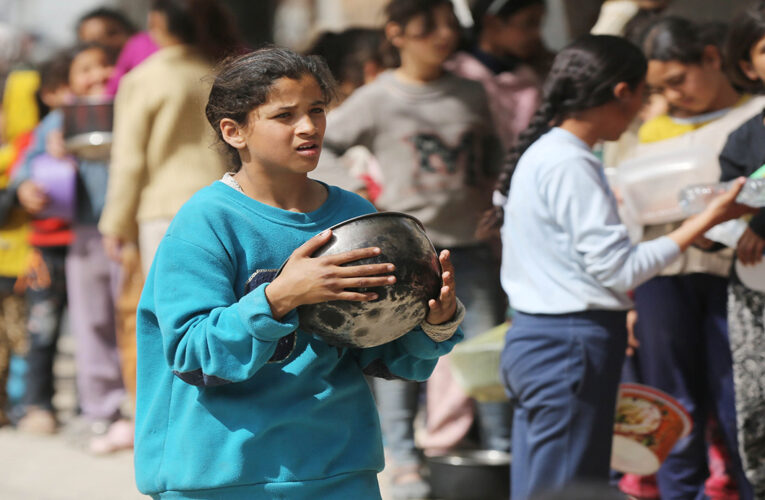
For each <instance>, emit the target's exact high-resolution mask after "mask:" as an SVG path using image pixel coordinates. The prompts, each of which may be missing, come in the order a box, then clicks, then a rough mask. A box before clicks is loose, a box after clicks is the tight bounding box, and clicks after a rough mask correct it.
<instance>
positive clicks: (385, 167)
mask: <svg viewBox="0 0 765 500" xmlns="http://www.w3.org/2000/svg"><path fill="white" fill-rule="evenodd" d="M387 16H388V22H387V24H386V26H385V34H386V38H387V39H388V41H389V42H390V44H391V45H392V46H393V47H394V48H395V49H396V50H397V52H398V55H399V57H400V61H401V64H400V66H399V67H398V68H396V69H394V70H390V71H386V72H384V73H382V74H381V75H379V76H378V77H377V79H376V80H374V81H373V82H372V83H370V84H368V85H366V86H363V87H361V88H359V89H358V90H356V91H355V92H354V93H353V94H352V95H351V96H350V97H349V98H348V99H347V100H346V101H344V102H343V104H342V105H340V106H339V107H338V108H337V109H335V110H333V111H332V112H331V113H330V114H329V116H328V118H327V133H326V135H325V139H324V151H323V153H322V156H321V160H320V162H319V166H318V168H317V169H316V170H315V171H314V174H313V175H312V176H313V177H315V178H318V179H320V180H324V181H326V182H329V183H331V184H335V185H339V186H341V187H344V188H346V189H358V188H360V187H361V183H360V182H359V181H358V180H356V179H354V178H352V177H351V175H350V173H349V172H348V171H347V170H345V169H344V167H342V165H341V164H340V162H338V161H337V157H338V156H339V155H342V154H343V153H344V152H345V151H346V150H347V149H349V148H350V147H352V146H355V145H363V146H366V147H367V148H368V149H369V150H370V151H371V153H372V154H373V155H374V156H375V158H376V160H377V162H378V163H379V166H380V175H379V177H380V179H379V182H380V184H381V188H382V190H381V193H380V195H379V197H378V198H377V199H376V200H375V203H376V205H377V207H378V208H379V209H380V210H392V211H399V212H404V213H407V214H410V215H413V216H415V217H417V218H418V219H420V220H421V221H422V223H423V224H424V225H425V228H426V230H427V233H428V235H429V236H430V238H431V239H432V240H433V243H434V244H435V246H436V247H437V248H447V247H448V248H449V249H450V250H451V252H452V257H453V258H452V262H453V263H454V265H455V271H456V275H457V276H460V288H459V291H458V295H459V298H460V300H462V301H463V303H464V304H465V307H466V316H465V320H464V322H463V330H464V332H465V336H466V337H471V336H475V335H477V334H480V333H482V332H484V331H486V330H488V329H489V328H491V327H493V326H495V325H496V324H498V323H501V322H502V320H503V319H504V312H505V298H504V294H503V292H502V290H501V287H500V285H499V279H498V276H499V268H498V265H497V263H496V261H495V259H494V258H492V254H491V251H490V249H489V247H488V244H487V243H486V242H484V241H481V240H480V239H479V238H477V237H476V236H475V231H476V226H477V225H478V221H479V219H480V217H481V215H482V214H483V212H484V211H485V210H487V209H488V208H490V206H491V186H492V183H493V182H494V180H495V179H496V176H497V173H498V171H499V168H500V165H501V158H502V148H501V146H500V142H499V139H498V138H497V134H496V132H495V128H494V125H493V123H492V118H491V114H490V111H489V107H488V104H487V97H486V94H485V92H484V90H483V87H482V86H481V84H480V83H478V82H475V81H471V80H467V79H464V78H460V77H458V76H455V75H452V74H450V73H448V72H446V71H444V69H443V67H442V64H443V62H444V61H445V60H446V59H447V58H448V57H449V56H450V55H451V54H452V53H453V51H454V49H455V48H456V45H457V40H458V32H459V31H458V30H459V26H458V24H457V19H456V17H455V15H454V12H453V9H452V5H451V2H450V1H449V0H418V1H415V2H413V1H410V0H392V1H391V2H390V4H389V5H388V7H387ZM466 301H467V302H466ZM439 372H440V373H441V376H442V377H444V376H445V378H446V379H447V380H443V379H442V380H439V381H438V384H439V391H438V395H437V396H438V397H437V398H430V397H429V398H428V415H429V416H439V417H440V418H438V419H437V421H436V420H434V419H430V418H429V421H428V422H427V426H428V431H429V432H428V433H427V434H428V435H430V436H431V437H432V440H431V441H432V442H433V444H434V445H435V446H437V447H438V448H451V447H453V446H455V445H457V444H458V443H459V441H460V440H461V439H462V438H464V437H465V434H466V433H467V431H468V430H469V427H470V425H471V424H472V422H473V418H472V403H471V402H470V400H469V399H468V398H467V396H465V395H464V393H462V392H461V390H460V389H459V388H458V387H457V386H456V385H454V382H453V381H452V380H451V378H450V375H449V371H448V369H445V370H439V367H436V372H435V373H439ZM436 376H438V375H436ZM432 380H433V379H431V381H432ZM430 383H431V382H430V381H429V383H428V384H429V387H430ZM444 386H446V387H448V390H447V391H446V392H448V393H449V396H448V397H447V394H445V391H444V390H443V389H442V387H444ZM375 391H376V397H377V402H378V406H379V410H380V416H381V421H382V426H383V433H384V435H385V441H386V445H387V446H388V449H389V452H390V455H391V457H392V459H393V461H394V464H393V473H392V482H393V484H392V488H391V489H392V493H393V495H394V497H396V498H420V497H423V496H427V494H428V492H429V488H428V485H427V483H426V482H425V481H424V480H423V479H422V477H421V476H420V475H419V464H420V459H419V453H418V450H417V449H416V448H415V445H414V433H413V426H412V424H413V421H414V415H415V413H416V409H417V408H416V405H417V391H418V387H417V386H416V385H415V384H412V383H409V382H403V381H385V380H380V381H375ZM431 392H434V391H431ZM446 399H448V400H449V401H450V403H449V406H448V407H445V406H444V404H443V403H442V402H441V401H443V400H446ZM435 402H438V403H437V404H438V405H440V406H436V407H431V406H432V405H433V404H435ZM478 417H479V418H478V421H479V424H480V425H481V429H480V430H481V433H480V434H481V436H482V444H483V446H484V447H486V448H491V449H504V450H507V449H508V448H509V442H510V425H511V424H510V409H509V407H508V406H506V405H504V406H499V407H498V406H497V405H479V407H478Z"/></svg>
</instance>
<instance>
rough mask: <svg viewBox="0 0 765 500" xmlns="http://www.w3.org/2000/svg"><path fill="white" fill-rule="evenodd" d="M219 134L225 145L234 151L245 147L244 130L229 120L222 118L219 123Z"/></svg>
mask: <svg viewBox="0 0 765 500" xmlns="http://www.w3.org/2000/svg"><path fill="white" fill-rule="evenodd" d="M220 133H221V135H222V136H223V140H224V141H226V144H228V145H230V146H231V147H233V148H236V149H244V148H245V147H247V141H246V140H245V134H244V130H243V129H242V126H241V125H239V124H238V123H237V122H235V121H234V120H232V119H231V118H224V119H222V120H221V121H220Z"/></svg>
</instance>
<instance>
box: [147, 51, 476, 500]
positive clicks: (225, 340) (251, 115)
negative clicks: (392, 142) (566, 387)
mask: <svg viewBox="0 0 765 500" xmlns="http://www.w3.org/2000/svg"><path fill="white" fill-rule="evenodd" d="M332 93H333V81H332V78H331V76H330V75H329V72H328V70H327V68H326V65H325V64H324V63H323V62H321V60H320V59H318V58H314V57H306V56H301V55H298V54H296V53H294V52H292V51H290V50H287V49H280V48H266V49H261V50H258V51H255V52H252V53H250V54H246V55H243V56H239V57H237V58H234V59H231V60H228V61H227V62H225V63H224V64H223V65H222V67H221V69H220V72H219V74H218V76H217V78H216V79H215V81H214V83H213V86H212V89H211V91H210V98H209V101H208V104H207V108H206V113H207V118H208V120H209V121H210V124H211V125H212V126H213V128H214V129H215V130H216V132H217V134H218V137H219V138H220V139H221V141H222V142H223V143H224V145H225V148H226V150H227V151H228V153H229V158H230V159H231V163H232V164H233V165H234V169H233V170H234V171H233V172H229V173H227V174H226V175H225V176H224V177H223V179H221V181H220V182H215V183H213V184H212V185H210V186H208V187H206V188H203V189H202V190H200V191H199V192H197V194H195V195H194V196H193V197H192V198H191V200H189V201H188V202H187V203H186V204H185V205H184V206H183V207H182V208H181V210H180V211H179V212H178V214H177V215H176V216H175V218H174V219H173V222H172V223H171V225H170V227H169V229H168V231H167V233H166V234H165V237H164V238H163V240H162V242H161V243H160V246H159V249H158V250H157V254H156V257H155V259H154V262H153V264H152V267H151V270H150V272H149V275H148V277H147V280H146V287H145V288H144V292H143V295H142V298H141V303H140V305H139V309H138V397H137V405H136V455H135V464H136V478H137V482H138V487H139V489H140V490H141V491H142V492H144V493H147V494H150V495H152V496H153V497H154V498H161V497H165V496H167V497H170V496H172V497H173V498H202V497H204V498H209V499H212V498H221V499H223V498H225V499H237V498H241V499H250V498H305V499H309V498H310V499H313V498H364V499H367V498H380V492H379V487H378V485H377V473H378V472H379V471H380V470H381V469H382V468H383V463H384V462H383V453H382V440H381V436H380V429H379V421H378V417H377V412H376V410H375V405H374V400H373V398H372V394H371V392H370V390H369V387H368V385H367V383H366V380H365V378H364V374H365V373H372V372H374V373H376V374H381V373H385V374H387V375H388V376H396V377H403V378H406V379H415V380H423V379H425V378H427V376H428V375H429V374H430V372H431V370H432V369H433V367H434V365H435V363H436V360H437V359H438V357H439V356H441V355H443V354H445V353H447V352H449V351H450V350H451V348H452V347H453V346H454V344H455V343H456V342H457V341H459V340H460V339H461V338H462V333H461V332H460V331H459V329H458V324H459V322H460V320H461V316H462V311H463V308H462V307H460V306H459V303H458V301H457V300H456V297H455V289H454V286H455V284H454V274H453V269H452V266H451V264H450V261H449V253H448V252H447V251H444V252H442V253H441V254H440V257H439V259H440V262H441V265H442V266H443V269H444V271H445V272H444V273H443V275H442V276H443V283H444V286H443V287H442V288H441V292H440V296H439V297H438V298H434V299H432V300H430V302H429V310H428V313H427V317H426V319H425V320H424V321H423V322H422V323H421V325H420V326H418V327H417V328H415V329H413V330H412V331H411V332H409V333H407V334H405V335H404V336H403V337H401V338H399V339H397V340H395V341H393V342H390V343H387V344H383V345H381V346H377V347H372V348H365V349H359V348H346V349H338V348H337V347H334V346H331V345H329V344H327V343H325V342H324V341H323V340H321V338H319V337H317V336H314V335H311V334H308V333H306V332H304V331H303V330H301V329H300V327H299V324H298V317H297V312H296V310H295V308H296V307H297V306H299V305H301V304H310V303H319V302H324V301H329V300H351V301H370V300H374V299H376V298H377V296H378V294H377V293H376V292H374V291H370V292H361V291H354V290H353V289H354V288H359V287H361V286H364V287H372V290H374V289H375V287H384V286H386V285H389V284H392V283H394V282H395V279H396V278H395V268H394V266H393V265H392V264H387V263H383V264H369V265H351V266H345V265H343V264H348V263H353V262H354V261H356V260H358V259H362V258H366V257H371V256H374V255H379V253H380V250H379V248H363V249H357V250H351V251H348V252H344V253H341V254H338V255H335V256H331V257H317V258H313V257H311V256H312V254H313V253H314V252H315V251H316V250H318V249H319V248H320V247H322V246H323V245H324V244H325V243H327V242H328V241H329V238H330V237H331V233H332V231H329V230H327V228H329V227H331V226H333V225H334V224H336V223H339V222H341V221H343V220H346V219H348V218H351V217H354V216H358V215H362V214H367V213H370V212H374V207H373V206H372V205H371V204H370V203H369V202H367V201H366V200H364V199H363V198H361V197H359V196H357V195H354V194H352V193H349V192H347V191H343V190H341V189H339V188H336V187H333V186H328V185H326V184H322V183H319V182H316V181H312V180H310V179H309V178H308V177H307V174H308V172H310V171H311V170H313V169H314V168H315V167H316V164H317V162H318V160H319V154H320V153H321V149H322V140H323V136H324V129H325V124H326V122H325V114H324V113H325V109H326V107H327V105H328V102H329V100H330V99H331V96H332ZM317 233H319V234H318V235H317ZM285 261H286V263H285V264H284V266H283V267H282V268H281V271H280V272H278V273H277V269H279V268H280V265H281V264H282V263H283V262H285ZM436 338H438V339H439V340H440V341H436V340H434V339H436Z"/></svg>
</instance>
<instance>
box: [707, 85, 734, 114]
mask: <svg viewBox="0 0 765 500" xmlns="http://www.w3.org/2000/svg"><path fill="white" fill-rule="evenodd" d="M740 98H741V95H740V94H739V93H738V92H736V89H734V88H733V86H732V85H731V84H730V83H728V80H727V79H726V78H724V77H723V79H722V81H721V82H720V92H718V93H717V97H716V98H715V99H714V101H712V104H711V106H710V108H709V109H708V110H707V111H706V112H707V113H711V112H714V111H719V110H721V109H725V108H730V107H732V106H735V105H736V103H737V102H738V100H739V99H740Z"/></svg>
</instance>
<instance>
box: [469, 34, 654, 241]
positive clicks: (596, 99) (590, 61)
mask: <svg viewBox="0 0 765 500" xmlns="http://www.w3.org/2000/svg"><path fill="white" fill-rule="evenodd" d="M645 73H646V60H645V58H644V57H643V54H642V53H641V51H640V49H638V48H637V47H636V46H635V45H633V44H632V43H630V42H628V41H626V40H624V39H623V38H619V37H615V36H608V35H586V36H584V37H582V38H580V39H579V40H577V41H575V42H574V43H572V44H571V45H569V46H568V47H566V48H564V49H563V50H561V51H560V52H559V53H558V55H557V56H556V57H555V60H554V61H553V65H552V68H551V69H550V74H549V75H548V77H547V80H546V81H545V85H544V88H543V93H542V104H541V105H540V107H539V108H538V109H537V111H536V113H535V114H534V116H533V117H532V118H531V121H530V122H529V126H528V127H527V128H526V129H525V130H524V131H523V132H522V133H521V134H520V135H519V137H518V142H517V143H516V144H515V146H513V147H512V148H511V149H510V152H509V153H508V155H507V157H506V159H505V162H504V166H503V168H502V171H501V173H500V175H499V177H498V179H497V184H496V186H495V190H496V191H499V193H501V194H502V195H503V196H507V195H508V192H509V191H510V182H511V180H512V178H513V173H514V172H515V169H516V167H517V166H518V160H520V158H521V156H523V153H525V152H526V150H527V149H528V148H529V146H531V145H532V144H533V143H534V142H535V141H536V140H537V139H539V138H540V137H541V136H542V135H544V134H545V133H546V132H547V131H549V130H550V128H552V127H554V126H556V125H559V124H560V123H561V122H562V121H563V120H564V119H565V118H567V117H569V116H571V115H572V114H573V113H576V112H577V111H583V110H585V109H589V108H594V107H597V106H600V105H603V104H606V103H608V102H610V101H612V100H614V99H615V96H614V92H613V91H614V87H615V86H616V85H617V84H618V83H620V82H626V83H627V84H628V85H629V86H630V88H633V89H634V88H636V87H637V86H638V85H639V84H640V83H641V82H642V81H643V79H644V78H645ZM502 220H503V209H502V207H501V206H495V207H494V208H493V209H492V210H491V211H490V212H489V213H487V214H486V215H485V217H484V219H483V221H482V222H481V226H482V227H483V228H484V229H483V230H479V233H483V234H485V233H486V231H487V230H488V228H494V229H495V230H496V228H498V227H499V226H501V225H502Z"/></svg>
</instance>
